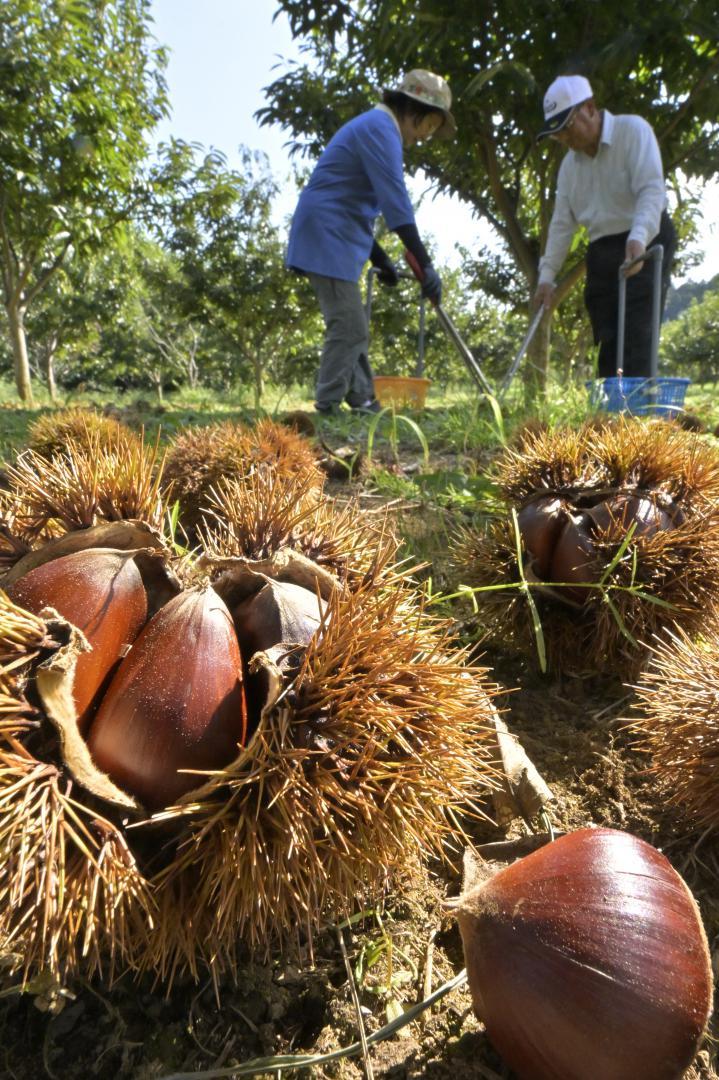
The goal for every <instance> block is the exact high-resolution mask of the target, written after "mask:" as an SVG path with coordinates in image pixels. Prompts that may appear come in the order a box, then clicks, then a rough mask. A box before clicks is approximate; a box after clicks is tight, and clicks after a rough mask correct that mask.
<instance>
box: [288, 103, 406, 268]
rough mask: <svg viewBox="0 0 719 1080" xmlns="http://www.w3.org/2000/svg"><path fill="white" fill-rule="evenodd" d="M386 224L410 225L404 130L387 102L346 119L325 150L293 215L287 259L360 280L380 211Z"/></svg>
mask: <svg viewBox="0 0 719 1080" xmlns="http://www.w3.org/2000/svg"><path fill="white" fill-rule="evenodd" d="M380 213H381V214H382V215H383V216H384V219H385V221H386V222H387V227H388V228H389V229H395V228H397V226H399V225H413V224H414V211H413V209H412V203H411V202H410V198H409V195H408V193H407V188H406V186H405V182H404V171H403V168H402V137H401V135H400V133H399V129H398V127H397V124H396V121H395V120H394V119H393V117H392V116H390V115H389V113H388V112H385V110H384V109H382V108H374V109H370V110H369V112H366V113H362V114H361V115H360V116H356V117H355V118H354V120H350V121H349V123H347V124H344V125H343V126H342V127H341V128H340V129H339V131H338V132H337V133H336V134H335V135H334V136H333V138H332V139H331V140H330V142H329V143H328V145H327V147H326V149H325V150H324V152H323V153H322V156H321V157H320V159H319V161H318V162H317V165H316V166H315V169H314V171H313V173H312V175H311V177H310V179H309V182H308V184H307V186H306V187H305V189H304V190H303V192H302V194H301V195H300V198H299V202H298V203H297V209H296V210H295V213H294V216H293V218H292V225H291V227H290V239H289V246H288V249H287V266H289V267H291V268H292V269H294V270H305V271H311V272H312V273H315V274H324V275H325V276H326V277H334V278H340V279H342V280H343V281H358V280H359V277H360V275H361V273H362V268H363V266H364V264H365V263H366V261H367V259H368V258H369V253H370V251H371V249H372V241H373V230H374V223H375V219H376V217H377V215H378V214H380Z"/></svg>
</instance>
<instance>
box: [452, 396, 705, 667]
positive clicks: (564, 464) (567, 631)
mask: <svg viewBox="0 0 719 1080" xmlns="http://www.w3.org/2000/svg"><path fill="white" fill-rule="evenodd" d="M497 474H498V483H499V487H500V490H501V493H502V495H503V497H504V499H505V505H506V510H505V512H504V513H503V514H497V515H495V516H494V518H493V519H492V520H490V522H489V524H488V525H487V527H486V529H485V530H484V531H482V532H479V531H477V530H468V531H466V532H465V533H464V535H463V536H462V537H460V540H459V543H458V546H457V552H456V563H457V566H458V571H459V573H460V574H461V576H462V583H463V584H465V585H469V586H473V587H478V588H479V589H480V590H481V589H482V587H486V586H492V587H493V588H492V589H490V590H488V591H486V592H482V591H479V592H477V593H476V598H477V602H478V603H479V604H480V606H481V614H482V624H481V625H482V630H483V632H484V633H486V634H487V635H488V636H495V637H497V638H499V639H500V640H503V641H504V642H505V643H507V644H513V645H514V646H516V647H518V648H519V649H521V650H522V651H525V652H528V653H530V654H533V655H537V651H536V636H537V628H536V624H535V622H534V614H535V613H534V611H533V610H531V609H530V605H529V604H528V603H527V599H526V595H525V593H524V591H523V589H522V588H518V587H517V586H518V584H520V583H521V578H522V576H523V577H524V578H525V579H526V581H527V582H528V583H529V588H530V589H531V590H532V596H533V599H534V601H535V606H536V612H537V613H538V615H539V621H540V624H541V635H542V639H543V643H544V647H545V651H546V656H547V660H548V663H549V666H550V667H552V668H553V669H555V670H578V671H580V672H583V671H590V670H591V671H598V670H599V671H601V670H615V669H621V670H622V672H623V673H627V672H629V673H630V674H631V673H636V672H637V671H638V670H640V669H641V667H642V665H643V664H644V663H645V662H646V660H647V657H648V647H647V643H648V642H650V641H651V639H652V637H653V635H655V634H656V633H658V632H660V631H661V630H662V629H663V627H665V626H666V625H668V624H669V623H674V622H676V623H678V624H679V625H680V626H683V627H684V628H685V629H687V630H688V631H689V632H692V631H693V630H694V629H696V628H698V627H700V626H701V623H702V621H703V618H704V612H705V610H706V604H707V601H709V602H712V601H713V600H715V599H716V600H719V453H718V452H717V450H716V449H715V448H714V447H713V446H709V445H707V444H706V443H705V442H704V441H702V440H701V439H700V438H698V437H697V436H696V435H693V434H690V433H688V432H685V431H682V430H680V429H678V428H677V427H676V426H675V425H671V424H666V423H660V422H653V421H652V422H648V423H647V422H643V421H640V420H634V419H626V418H624V417H620V418H616V419H612V420H608V421H606V422H604V423H601V424H600V423H597V422H594V423H591V424H587V425H585V426H584V427H583V428H581V429H579V430H578V431H572V430H560V431H556V432H549V431H538V432H537V431H527V432H526V433H525V434H524V436H523V438H522V440H521V441H520V442H519V444H518V445H517V446H515V447H512V448H508V449H507V450H506V451H505V452H504V454H503V455H502V456H501V458H500V459H499V461H498V463H497ZM512 510H515V511H516V514H517V525H518V531H519V538H520V541H519V542H520V547H521V552H522V567H521V571H522V572H521V575H520V567H519V565H518V562H517V538H516V536H515V531H514V525H513V521H512V516H511V515H512ZM630 530H631V535H629V533H630ZM503 584H505V585H506V586H507V588H506V589H497V588H496V586H498V585H503Z"/></svg>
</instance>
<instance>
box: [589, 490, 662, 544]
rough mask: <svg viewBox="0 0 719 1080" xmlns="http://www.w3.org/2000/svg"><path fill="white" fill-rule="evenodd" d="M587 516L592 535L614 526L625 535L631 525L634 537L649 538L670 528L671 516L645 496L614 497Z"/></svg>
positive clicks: (599, 504) (594, 508) (593, 509)
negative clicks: (590, 520)
mask: <svg viewBox="0 0 719 1080" xmlns="http://www.w3.org/2000/svg"><path fill="white" fill-rule="evenodd" d="M587 513H588V514H589V516H590V518H591V519H592V531H593V532H595V533H596V532H606V531H607V530H608V529H609V528H617V527H618V528H620V529H621V531H622V532H624V533H626V532H628V531H629V528H630V526H631V525H632V524H634V525H635V529H634V536H637V537H638V536H646V537H651V536H655V535H656V534H657V533H658V532H664V531H666V530H668V529H673V528H674V521H673V520H672V517H671V515H670V514H668V513H667V511H666V510H664V509H662V507H661V506H658V505H657V503H656V502H655V501H654V500H653V499H650V498H649V497H648V496H646V495H615V496H614V497H613V498H611V499H606V500H605V501H604V502H601V503H598V504H597V506H593V507H592V509H591V510H588V511H587Z"/></svg>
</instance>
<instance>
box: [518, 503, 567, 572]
mask: <svg viewBox="0 0 719 1080" xmlns="http://www.w3.org/2000/svg"><path fill="white" fill-rule="evenodd" d="M566 520H567V511H566V504H565V502H564V500H563V499H560V498H559V497H558V496H556V495H548V496H547V497H546V498H543V499H533V500H532V502H528V503H526V504H525V505H524V506H523V507H522V509H521V510H520V511H519V513H518V514H517V524H518V525H519V532H520V535H521V537H522V540H523V542H524V546H525V548H526V549H527V551H528V552H529V554H530V555H531V556H532V558H533V559H534V565H535V571H536V573H537V576H538V577H539V578H540V579H541V580H545V581H548V580H549V573H550V569H551V565H552V552H553V551H554V546H555V544H556V543H557V540H558V539H559V534H560V533H561V531H562V528H563V526H564V523H565V522H566Z"/></svg>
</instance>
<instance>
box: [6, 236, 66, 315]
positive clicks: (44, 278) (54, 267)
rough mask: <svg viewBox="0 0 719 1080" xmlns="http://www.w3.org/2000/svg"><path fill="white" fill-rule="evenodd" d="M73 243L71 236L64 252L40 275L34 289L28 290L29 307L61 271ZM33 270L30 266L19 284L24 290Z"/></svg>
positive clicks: (64, 247) (26, 298)
mask: <svg viewBox="0 0 719 1080" xmlns="http://www.w3.org/2000/svg"><path fill="white" fill-rule="evenodd" d="M71 243H72V237H71V236H70V237H68V238H67V240H66V241H65V243H64V244H63V246H62V250H61V251H60V253H59V254H58V255H57V256H56V257H55V258H54V259H53V261H52V262H51V263H50V265H49V266H48V268H47V269H46V270H44V271H43V272H42V274H40V277H39V278H38V279H37V281H36V282H35V284H34V285H33V286H32V288H30V289H28V291H27V293H26V294H25V302H26V304H28V305H29V304H31V303H32V301H33V300H34V299H35V297H36V296H37V295H38V293H40V292H42V290H43V289H44V288H45V286H46V285H47V283H48V281H49V280H50V278H51V277H52V275H53V274H54V273H56V272H57V271H58V270H59V269H60V266H61V265H62V261H63V259H64V258H65V256H66V255H67V252H68V248H69V247H70V245H71ZM31 269H32V267H31V266H30V265H28V267H27V269H26V271H25V273H24V274H23V276H22V278H21V279H20V283H19V287H20V288H24V285H25V282H26V281H27V278H28V276H29V274H30V270H31Z"/></svg>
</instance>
